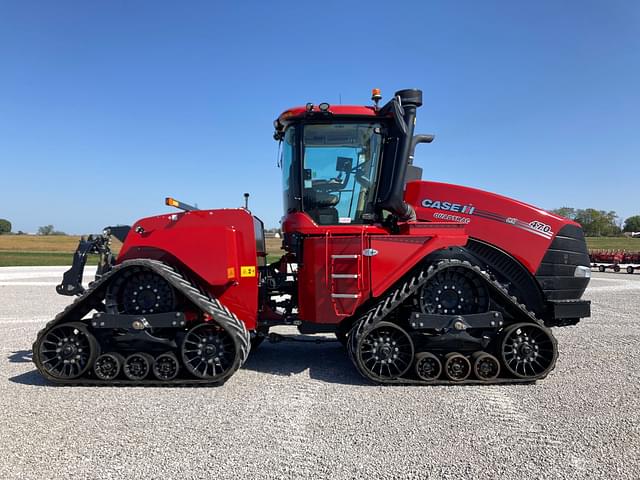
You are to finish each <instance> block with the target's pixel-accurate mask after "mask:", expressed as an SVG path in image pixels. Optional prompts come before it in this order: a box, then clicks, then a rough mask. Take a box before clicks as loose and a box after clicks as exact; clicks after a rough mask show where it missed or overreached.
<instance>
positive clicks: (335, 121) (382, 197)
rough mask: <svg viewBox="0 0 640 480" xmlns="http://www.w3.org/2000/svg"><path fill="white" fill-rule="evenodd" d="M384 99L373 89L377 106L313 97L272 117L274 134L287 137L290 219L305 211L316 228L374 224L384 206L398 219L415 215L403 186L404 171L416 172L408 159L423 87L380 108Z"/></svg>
mask: <svg viewBox="0 0 640 480" xmlns="http://www.w3.org/2000/svg"><path fill="white" fill-rule="evenodd" d="M380 98H381V97H380V94H379V91H378V90H374V95H373V97H372V99H373V100H374V101H375V102H376V104H375V105H373V106H343V105H339V106H331V105H329V104H327V103H321V104H320V105H318V106H315V105H313V104H311V103H308V104H307V105H306V106H304V107H296V108H293V109H290V110H287V111H286V112H284V113H283V114H282V115H280V117H278V119H277V120H276V121H275V122H274V126H275V134H274V137H275V139H276V140H279V141H280V142H281V144H282V154H281V158H280V166H281V168H282V177H283V203H284V212H285V224H290V223H291V222H286V220H287V217H290V216H292V215H294V216H297V217H298V218H299V214H300V213H302V214H304V215H305V216H306V217H307V219H310V220H311V221H312V222H313V224H315V225H316V226H317V227H319V228H318V230H319V231H326V228H325V227H327V226H332V225H353V224H356V225H358V224H360V225H361V224H372V223H377V222H380V221H381V220H382V218H383V215H384V211H387V212H390V213H392V214H394V215H395V216H397V218H399V219H401V220H410V219H412V218H415V214H414V213H413V210H412V208H411V207H410V206H409V205H408V204H406V203H405V202H404V200H403V192H404V185H405V182H406V180H407V178H419V169H415V167H413V166H412V165H410V163H411V162H410V160H411V158H412V151H413V148H414V147H415V143H414V137H413V125H414V120H415V112H416V108H417V107H418V106H420V105H421V104H422V92H421V91H420V90H401V91H399V92H397V93H396V94H395V96H394V98H393V99H392V100H391V101H390V102H389V103H387V104H386V105H384V106H383V107H380V108H379V107H378V105H377V102H378V100H379V99H380ZM417 138H424V139H426V138H427V136H420V137H417ZM428 138H429V140H421V141H430V139H432V137H428ZM410 154H411V157H410ZM285 230H286V227H285Z"/></svg>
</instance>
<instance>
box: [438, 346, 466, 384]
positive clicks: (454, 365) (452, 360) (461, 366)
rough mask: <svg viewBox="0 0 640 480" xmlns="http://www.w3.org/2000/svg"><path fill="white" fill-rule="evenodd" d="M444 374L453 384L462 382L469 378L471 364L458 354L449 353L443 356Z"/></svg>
mask: <svg viewBox="0 0 640 480" xmlns="http://www.w3.org/2000/svg"><path fill="white" fill-rule="evenodd" d="M445 358H446V360H445V362H444V373H445V375H446V376H447V378H449V380H453V381H454V382H462V381H464V380H466V379H467V378H469V375H470V374H471V362H469V359H468V358H467V357H465V356H464V355H462V354H461V353H458V352H449V353H447V355H446V356H445Z"/></svg>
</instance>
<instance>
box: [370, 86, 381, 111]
mask: <svg viewBox="0 0 640 480" xmlns="http://www.w3.org/2000/svg"><path fill="white" fill-rule="evenodd" d="M371 100H373V101H374V102H375V103H376V109H377V108H378V102H379V101H380V100H382V93H380V89H379V88H373V89H372V90H371Z"/></svg>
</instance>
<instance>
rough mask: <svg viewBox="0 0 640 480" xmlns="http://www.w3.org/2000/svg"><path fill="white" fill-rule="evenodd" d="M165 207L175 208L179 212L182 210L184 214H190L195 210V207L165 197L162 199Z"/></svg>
mask: <svg viewBox="0 0 640 480" xmlns="http://www.w3.org/2000/svg"><path fill="white" fill-rule="evenodd" d="M164 203H165V205H169V206H170V207H176V208H179V209H180V210H184V211H185V212H190V211H192V210H197V208H196V207H193V206H191V205H189V204H188V203H182V202H179V201H178V200H176V199H175V198H172V197H167V198H165V199H164Z"/></svg>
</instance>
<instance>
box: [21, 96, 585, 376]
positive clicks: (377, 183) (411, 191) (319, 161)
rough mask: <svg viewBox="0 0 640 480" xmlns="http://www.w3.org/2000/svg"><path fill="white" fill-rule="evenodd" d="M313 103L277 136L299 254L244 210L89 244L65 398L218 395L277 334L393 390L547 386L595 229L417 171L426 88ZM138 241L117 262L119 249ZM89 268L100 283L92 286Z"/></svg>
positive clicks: (576, 304) (189, 211)
mask: <svg viewBox="0 0 640 480" xmlns="http://www.w3.org/2000/svg"><path fill="white" fill-rule="evenodd" d="M380 98H381V96H380V93H379V91H376V90H374V94H373V97H372V100H373V101H374V104H373V105H369V106H343V105H339V106H332V105H329V104H327V103H321V104H319V105H313V104H311V103H309V104H307V105H305V106H302V107H296V108H292V109H290V110H287V111H285V112H284V113H282V114H281V115H280V116H279V117H278V118H277V119H276V121H275V122H274V126H275V133H274V138H275V139H276V140H277V141H278V142H280V143H281V149H282V156H281V159H280V166H281V168H282V176H283V200H284V217H283V220H282V230H283V233H284V238H283V248H284V250H285V251H286V254H285V255H284V256H282V258H280V259H279V260H277V261H276V262H273V263H270V264H267V262H266V258H267V255H266V249H265V240H264V232H263V224H262V222H261V221H260V220H259V219H258V218H257V217H255V216H253V215H252V214H251V212H249V211H248V210H247V209H246V208H241V209H226V210H199V209H195V208H194V207H191V206H189V205H186V204H182V203H180V202H178V201H175V200H173V199H167V204H169V205H172V206H174V207H177V208H179V209H180V210H182V211H181V212H179V213H169V214H163V215H159V216H155V217H150V218H143V219H141V220H139V221H137V222H136V223H135V224H134V225H132V226H131V227H109V228H107V229H105V231H104V233H103V234H102V235H97V236H93V237H90V238H89V239H87V240H83V241H81V243H80V245H79V247H78V251H77V252H76V255H75V257H74V264H73V266H72V268H71V269H70V270H69V271H68V272H66V273H65V275H64V279H63V281H62V284H61V285H59V286H58V292H59V293H61V294H65V295H77V298H76V299H75V301H74V302H73V303H72V304H71V305H69V306H68V307H67V308H66V309H65V310H64V311H63V312H61V313H60V314H58V315H57V316H56V317H55V319H53V320H52V321H51V322H49V323H48V324H47V326H46V327H45V328H44V329H43V330H42V331H40V332H39V334H38V336H37V338H36V340H35V343H34V346H33V360H34V362H35V364H36V366H37V368H38V370H39V371H40V372H41V373H42V375H43V376H44V377H46V378H47V379H49V380H51V381H54V382H58V383H63V384H70V385H71V384H118V385H120V384H122V385H131V384H158V385H174V384H219V383H223V382H224V381H226V380H227V379H228V378H229V377H230V376H231V375H233V373H234V372H236V371H237V370H238V368H240V367H241V366H242V364H243V363H244V361H245V360H246V359H247V356H248V355H249V351H250V349H255V348H257V347H258V345H259V344H260V342H261V341H263V340H264V339H265V338H274V337H273V335H272V334H270V332H269V330H270V329H271V328H272V327H274V326H278V325H294V326H297V328H298V330H299V331H300V332H301V333H305V334H310V333H333V334H335V335H336V337H337V338H338V340H340V341H341V342H342V343H343V344H344V345H345V346H346V348H347V350H348V354H349V356H350V358H351V360H352V361H353V364H354V366H355V368H356V369H357V371H359V372H360V373H361V374H362V375H363V376H365V377H366V378H368V379H370V380H372V381H374V382H378V383H381V384H398V383H401V384H437V383H447V384H449V383H457V384H459V383H483V384H487V383H507V382H511V383H513V382H531V381H535V380H537V379H540V378H543V377H545V376H546V375H547V374H548V373H549V372H550V371H551V370H552V369H553V368H554V365H555V362H556V358H557V354H558V350H557V345H556V340H555V338H554V336H553V333H552V331H551V327H561V326H565V325H574V324H576V323H577V322H578V321H579V320H580V318H582V317H586V316H589V310H590V305H589V302H588V301H585V300H582V299H581V296H582V294H583V292H584V290H585V288H586V286H587V284H588V282H589V277H590V274H591V270H590V268H589V267H590V263H589V257H588V253H587V248H586V244H585V240H584V236H583V232H582V229H581V228H580V226H579V225H578V224H576V223H574V222H572V221H569V220H567V219H564V218H562V217H559V216H556V215H553V214H551V213H548V212H546V211H544V210H541V209H538V208H536V207H533V206H530V205H527V204H525V203H522V202H519V201H516V200H512V199H509V198H506V197H502V196H500V195H496V194H493V193H489V192H483V191H480V190H476V189H473V188H468V187H462V186H457V185H449V184H444V183H437V182H428V181H422V180H421V176H422V170H421V169H420V168H418V167H416V166H414V165H413V157H414V150H415V148H416V145H417V144H419V143H430V142H431V141H432V140H433V136H431V135H414V125H415V118H416V110H417V108H418V107H420V106H421V105H422V92H421V91H420V90H401V91H398V92H396V94H395V95H394V97H393V98H392V99H391V101H389V102H388V103H387V104H385V105H384V106H381V107H380V106H378V101H379V100H380ZM111 235H113V236H115V237H117V238H119V239H120V240H122V241H123V247H122V249H121V251H120V253H119V255H118V257H117V258H114V257H113V256H112V254H111V252H110V249H109V242H110V236H111ZM89 253H97V254H99V255H100V258H101V260H100V263H99V267H98V271H97V275H96V279H95V281H94V282H92V283H90V284H89V286H88V288H87V289H85V288H84V287H83V286H82V285H81V281H82V272H83V269H84V262H85V260H86V256H87V254H89Z"/></svg>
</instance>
